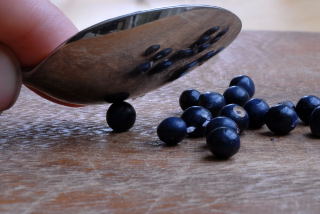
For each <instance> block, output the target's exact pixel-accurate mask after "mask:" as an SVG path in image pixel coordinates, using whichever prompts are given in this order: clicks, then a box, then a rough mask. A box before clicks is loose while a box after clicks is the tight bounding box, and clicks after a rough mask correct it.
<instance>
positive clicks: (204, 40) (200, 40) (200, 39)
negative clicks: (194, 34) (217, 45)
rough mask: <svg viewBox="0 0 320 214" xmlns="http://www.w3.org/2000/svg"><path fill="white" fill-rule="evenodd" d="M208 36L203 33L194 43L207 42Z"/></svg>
mask: <svg viewBox="0 0 320 214" xmlns="http://www.w3.org/2000/svg"><path fill="white" fill-rule="evenodd" d="M210 38H211V37H210V36H207V35H204V36H201V37H200V38H199V39H198V40H197V41H196V42H195V45H197V46H199V45H202V44H204V43H206V42H208V41H209V40H210Z"/></svg>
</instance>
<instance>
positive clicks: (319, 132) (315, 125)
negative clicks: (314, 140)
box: [310, 106, 320, 137]
mask: <svg viewBox="0 0 320 214" xmlns="http://www.w3.org/2000/svg"><path fill="white" fill-rule="evenodd" d="M310 129H311V133H312V135H313V136H316V137H320V106H318V107H317V108H315V109H314V110H313V111H312V113H311V117H310Z"/></svg>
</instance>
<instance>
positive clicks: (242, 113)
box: [220, 104, 249, 132]
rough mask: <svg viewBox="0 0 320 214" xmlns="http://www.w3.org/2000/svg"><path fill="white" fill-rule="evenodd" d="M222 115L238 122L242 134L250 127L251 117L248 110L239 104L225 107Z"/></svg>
mask: <svg viewBox="0 0 320 214" xmlns="http://www.w3.org/2000/svg"><path fill="white" fill-rule="evenodd" d="M220 115H221V116H225V117H229V118H230V119H232V120H233V121H234V122H236V123H237V125H238V128H239V129H240V132H242V131H243V130H245V129H247V128H248V127H249V116H248V114H247V112H246V110H244V108H242V107H241V106H239V105H237V104H229V105H226V106H224V107H223V108H222V109H221V112H220Z"/></svg>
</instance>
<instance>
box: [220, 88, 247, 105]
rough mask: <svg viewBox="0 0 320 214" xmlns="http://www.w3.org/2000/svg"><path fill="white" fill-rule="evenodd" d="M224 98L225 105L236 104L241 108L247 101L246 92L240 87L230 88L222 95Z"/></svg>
mask: <svg viewBox="0 0 320 214" xmlns="http://www.w3.org/2000/svg"><path fill="white" fill-rule="evenodd" d="M223 96H224V98H225V99H226V103H227V104H231V103H234V104H238V105H240V106H243V105H244V104H245V103H246V102H247V101H248V100H249V99H250V97H249V94H248V92H247V91H246V90H245V89H244V88H242V87H240V86H231V87H229V88H228V89H227V90H226V91H225V92H224V93H223Z"/></svg>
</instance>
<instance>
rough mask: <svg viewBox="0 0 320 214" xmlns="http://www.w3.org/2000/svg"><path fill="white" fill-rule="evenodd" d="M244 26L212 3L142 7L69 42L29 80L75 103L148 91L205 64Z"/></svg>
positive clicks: (27, 77)
mask: <svg viewBox="0 0 320 214" xmlns="http://www.w3.org/2000/svg"><path fill="white" fill-rule="evenodd" d="M240 30H241V21H240V20H239V18H238V17H237V16H235V15H234V14H233V13H231V12H229V11H227V10H225V9H222V8H217V7H210V6H177V7H170V8H162V9H155V10H149V11H142V12H136V13H132V14H129V15H125V16H121V17H118V18H114V19H110V20H107V21H104V22H101V23H98V24H96V25H94V26H92V27H89V28H87V29H85V30H83V31H81V32H79V33H77V34H76V35H74V36H73V37H72V38H70V39H68V40H67V41H66V42H64V43H63V44H62V45H61V46H60V47H58V48H57V49H56V50H55V51H54V52H53V53H52V54H51V55H50V56H49V57H47V58H46V59H45V60H43V62H41V63H40V64H39V65H38V66H36V67H35V68H34V69H33V70H31V71H30V72H26V73H24V76H23V82H24V84H25V85H27V86H28V87H30V88H33V89H36V90H37V91H40V92H41V93H42V94H45V95H46V96H49V97H53V98H55V99H57V100H60V101H62V102H65V103H69V104H80V105H88V104H101V103H105V102H116V101H121V100H125V99H127V98H129V97H130V98H132V97H137V96H140V95H143V94H145V93H147V92H149V91H151V90H153V89H156V88H158V87H160V86H162V85H164V84H166V83H170V82H172V81H174V80H176V79H178V78H179V77H181V76H182V75H184V74H186V73H187V72H189V71H191V70H192V69H194V68H196V67H197V66H198V65H201V64H203V63H204V62H206V61H207V60H209V59H210V58H212V57H213V56H215V55H216V54H218V53H219V52H220V51H221V50H223V49H224V48H225V47H226V46H228V45H229V44H230V43H231V42H232V41H233V40H234V39H235V37H236V36H237V35H238V33H239V32H240Z"/></svg>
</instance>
